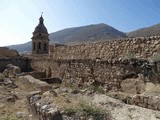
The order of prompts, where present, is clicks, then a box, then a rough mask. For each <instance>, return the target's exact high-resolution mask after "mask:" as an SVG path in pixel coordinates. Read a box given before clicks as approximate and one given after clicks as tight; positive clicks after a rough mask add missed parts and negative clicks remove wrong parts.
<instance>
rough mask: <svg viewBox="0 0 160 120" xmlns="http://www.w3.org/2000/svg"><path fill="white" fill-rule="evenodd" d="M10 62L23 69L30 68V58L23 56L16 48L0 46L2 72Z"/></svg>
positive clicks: (0, 69) (0, 68)
mask: <svg viewBox="0 0 160 120" xmlns="http://www.w3.org/2000/svg"><path fill="white" fill-rule="evenodd" d="M8 64H13V65H16V66H19V67H20V68H21V69H22V71H28V69H30V67H29V66H30V65H29V64H30V63H29V60H28V58H24V57H21V56H20V55H19V53H18V52H17V51H16V50H11V49H9V48H7V47H0V72H3V71H4V70H5V69H6V68H7V65H8Z"/></svg>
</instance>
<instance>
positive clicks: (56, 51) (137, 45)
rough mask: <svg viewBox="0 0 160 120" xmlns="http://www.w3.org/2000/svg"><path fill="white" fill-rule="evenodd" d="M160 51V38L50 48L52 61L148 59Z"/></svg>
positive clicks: (129, 39) (128, 39) (130, 39)
mask: <svg viewBox="0 0 160 120" xmlns="http://www.w3.org/2000/svg"><path fill="white" fill-rule="evenodd" d="M159 51H160V36H153V37H141V38H126V39H122V40H112V41H105V42H97V43H90V44H82V45H75V46H61V47H54V46H50V55H51V56H52V58H53V59H64V60H69V59H96V58H100V59H101V60H108V59H111V58H113V59H114V58H122V57H124V56H127V55H128V56H129V55H130V54H132V55H134V56H136V57H138V58H148V57H151V56H153V55H154V54H156V53H157V52H159Z"/></svg>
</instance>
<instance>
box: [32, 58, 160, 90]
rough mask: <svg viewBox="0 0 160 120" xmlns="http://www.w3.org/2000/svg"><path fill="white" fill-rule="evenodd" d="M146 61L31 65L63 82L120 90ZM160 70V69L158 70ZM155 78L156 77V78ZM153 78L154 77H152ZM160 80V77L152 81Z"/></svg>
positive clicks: (65, 61) (67, 62) (155, 67)
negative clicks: (123, 82) (124, 82)
mask: <svg viewBox="0 0 160 120" xmlns="http://www.w3.org/2000/svg"><path fill="white" fill-rule="evenodd" d="M145 62H146V61H141V60H137V61H131V60H124V61H122V60H112V61H110V60H108V61H96V60H68V61H67V60H58V61H54V60H52V59H49V60H48V59H43V60H32V61H31V66H32V68H34V69H35V70H37V71H41V72H42V71H45V72H46V74H47V77H56V78H60V79H61V80H62V81H63V83H73V84H76V85H78V86H81V85H83V86H85V85H91V84H92V85H93V84H94V85H102V86H104V87H105V88H106V89H107V90H112V89H114V90H120V89H121V86H120V84H121V82H122V81H123V80H125V79H127V78H134V77H138V76H137V75H138V74H142V71H143V69H142V67H141V66H142V65H143V64H144V63H145ZM159 66H160V64H158V63H156V64H154V67H153V68H154V71H155V70H156V72H157V73H159V72H160V71H159V70H158V69H157V68H159ZM157 70H158V71H157ZM154 79H155V78H154ZM151 80H152V79H151ZM157 81H158V82H159V79H156V81H152V82H155V83H156V82H157Z"/></svg>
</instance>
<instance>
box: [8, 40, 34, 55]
mask: <svg viewBox="0 0 160 120" xmlns="http://www.w3.org/2000/svg"><path fill="white" fill-rule="evenodd" d="M7 47H9V48H10V49H16V50H17V51H18V52H20V53H25V52H30V51H31V50H32V42H31V41H30V42H27V43H24V44H18V45H11V46H7Z"/></svg>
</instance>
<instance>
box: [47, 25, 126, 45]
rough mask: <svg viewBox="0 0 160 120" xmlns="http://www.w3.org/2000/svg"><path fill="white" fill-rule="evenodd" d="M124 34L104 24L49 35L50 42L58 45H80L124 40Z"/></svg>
mask: <svg viewBox="0 0 160 120" xmlns="http://www.w3.org/2000/svg"><path fill="white" fill-rule="evenodd" d="M124 37H126V34H125V33H123V32H120V31H118V30H116V29H115V28H113V27H111V26H109V25H106V24H103V23H101V24H96V25H88V26H82V27H75V28H68V29H64V30H61V31H58V32H55V33H51V34H50V39H51V42H52V40H53V42H55V43H60V44H80V43H88V42H96V41H100V40H101V41H102V40H104V39H105V40H109V39H118V38H124Z"/></svg>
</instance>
